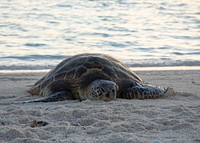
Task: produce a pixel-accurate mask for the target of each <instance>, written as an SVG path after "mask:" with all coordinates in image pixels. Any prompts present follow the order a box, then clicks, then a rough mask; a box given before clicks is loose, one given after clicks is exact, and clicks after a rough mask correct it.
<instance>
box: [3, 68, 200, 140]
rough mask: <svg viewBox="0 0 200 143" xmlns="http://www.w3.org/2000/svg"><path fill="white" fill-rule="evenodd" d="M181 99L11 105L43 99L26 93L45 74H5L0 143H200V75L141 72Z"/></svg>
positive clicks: (192, 71)
mask: <svg viewBox="0 0 200 143" xmlns="http://www.w3.org/2000/svg"><path fill="white" fill-rule="evenodd" d="M137 73H138V74H139V75H140V76H141V77H142V78H143V79H144V80H145V81H146V82H148V83H152V84H157V85H161V86H170V87H173V88H174V89H175V91H176V92H177V95H175V96H171V97H166V98H164V99H156V100H150V99H149V100H126V99H117V100H115V101H110V102H104V101H90V100H85V101H82V102H79V101H78V100H70V101H61V102H54V103H28V104H7V105H5V104H6V103H11V102H13V101H22V100H29V99H35V98H38V97H36V96H31V95H29V93H27V91H26V90H27V89H28V88H29V86H31V85H32V84H34V83H35V82H36V81H37V80H38V79H39V78H41V77H42V76H43V75H44V74H45V73H36V72H35V73H0V142H2V143H4V142H5V143H6V142H13V143H23V142H26V143H46V142H49V143H52V142H55V143H57V142H58V143H108V142H109V143H140V142H141V143H144V142H147V143H173V142H174V143H189V142H190V143H192V142H194V143H196V142H200V71H199V70H175V71H137Z"/></svg>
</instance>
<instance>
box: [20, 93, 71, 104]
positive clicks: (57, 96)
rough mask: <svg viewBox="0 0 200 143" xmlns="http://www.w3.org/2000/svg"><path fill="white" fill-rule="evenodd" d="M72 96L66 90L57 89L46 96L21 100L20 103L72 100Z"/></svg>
mask: <svg viewBox="0 0 200 143" xmlns="http://www.w3.org/2000/svg"><path fill="white" fill-rule="evenodd" d="M72 99H73V97H72V95H71V94H70V92H68V91H59V92H56V93H53V94H50V95H49V96H47V97H43V98H38V99H34V100H28V101H22V103H33V102H58V101H63V100H72Z"/></svg>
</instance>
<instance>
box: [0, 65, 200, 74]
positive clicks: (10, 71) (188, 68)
mask: <svg viewBox="0 0 200 143" xmlns="http://www.w3.org/2000/svg"><path fill="white" fill-rule="evenodd" d="M129 68H130V69H131V70H132V71H170V70H171V71H177V70H200V66H163V67H159V66H158V67H129ZM50 70H51V69H42V70H32V69H31V70H29V69H27V70H26V69H24V70H0V74H1V73H40V72H41V73H45V72H48V71H50Z"/></svg>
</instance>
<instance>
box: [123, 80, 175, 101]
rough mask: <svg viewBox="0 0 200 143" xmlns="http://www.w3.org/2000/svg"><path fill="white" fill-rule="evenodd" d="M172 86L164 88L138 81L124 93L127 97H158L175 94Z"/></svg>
mask: <svg viewBox="0 0 200 143" xmlns="http://www.w3.org/2000/svg"><path fill="white" fill-rule="evenodd" d="M174 94H175V93H174V90H173V89H172V88H163V87H159V86H153V85H149V84H139V83H137V84H136V85H134V86H133V87H131V88H128V89H127V90H125V91H124V92H123V93H122V97H123V98H127V99H157V98H162V97H165V96H171V95H174Z"/></svg>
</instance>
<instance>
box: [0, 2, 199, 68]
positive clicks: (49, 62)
mask: <svg viewBox="0 0 200 143" xmlns="http://www.w3.org/2000/svg"><path fill="white" fill-rule="evenodd" d="M80 53H105V54H108V55H111V56H114V57H115V58H117V59H119V60H121V61H122V62H124V63H125V64H126V65H128V66H130V67H155V66H156V67H163V66H164V67H166V66H170V67H174V66H200V2H199V0H167V1H164V0H138V1H135V0H1V1H0V70H33V69H34V70H45V69H50V68H52V67H53V66H55V65H56V64H57V63H59V62H60V61H62V60H63V59H65V58H66V57H70V56H72V55H75V54H80Z"/></svg>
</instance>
